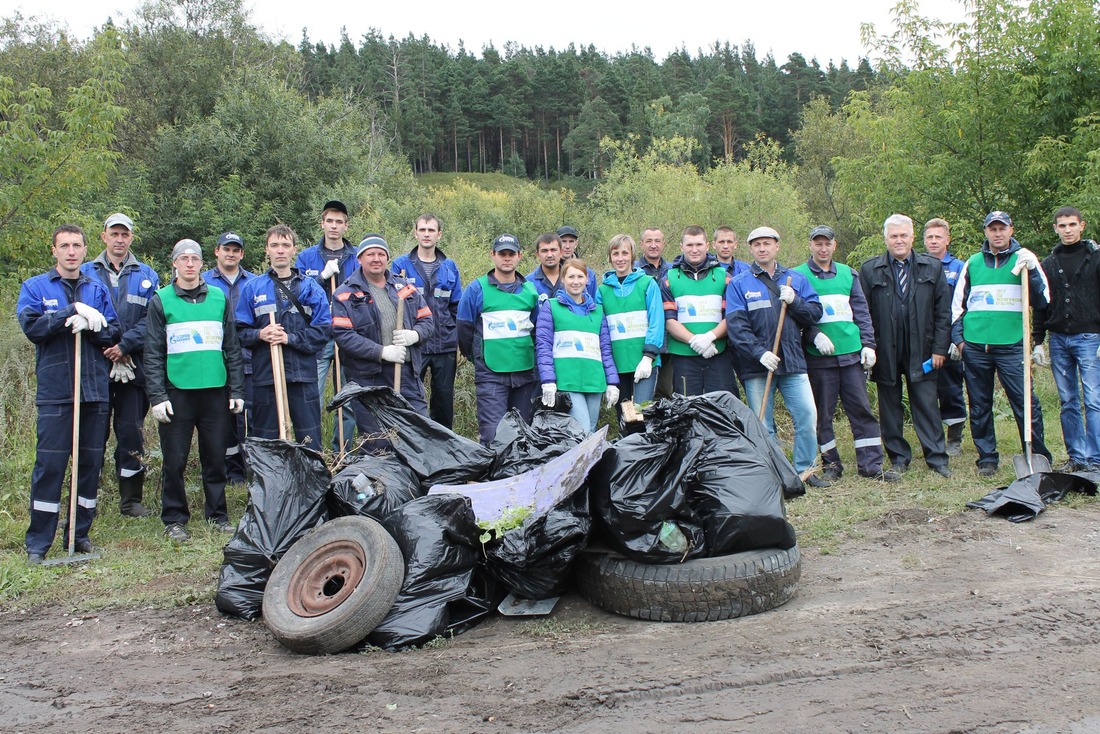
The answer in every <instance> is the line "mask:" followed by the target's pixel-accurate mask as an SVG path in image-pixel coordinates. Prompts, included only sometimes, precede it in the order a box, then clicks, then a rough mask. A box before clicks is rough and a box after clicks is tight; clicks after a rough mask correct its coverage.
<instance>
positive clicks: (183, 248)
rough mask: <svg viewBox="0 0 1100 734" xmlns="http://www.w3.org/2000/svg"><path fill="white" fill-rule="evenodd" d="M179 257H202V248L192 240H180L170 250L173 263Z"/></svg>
mask: <svg viewBox="0 0 1100 734" xmlns="http://www.w3.org/2000/svg"><path fill="white" fill-rule="evenodd" d="M180 255H198V256H199V257H202V246H200V245H199V243H198V242H195V241H194V240H180V241H179V242H177V243H176V246H175V247H173V248H172V260H173V261H174V260H175V259H176V258H177V257H179V256H180Z"/></svg>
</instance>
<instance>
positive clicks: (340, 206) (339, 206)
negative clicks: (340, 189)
mask: <svg viewBox="0 0 1100 734" xmlns="http://www.w3.org/2000/svg"><path fill="white" fill-rule="evenodd" d="M329 209H331V210H333V211H337V212H343V213H344V216H345V217H346V216H348V208H347V207H346V206H344V202H342V201H338V200H336V199H333V200H332V201H326V202H325V205H324V206H323V207H321V213H322V214H324V213H325V212H327V211H328V210H329Z"/></svg>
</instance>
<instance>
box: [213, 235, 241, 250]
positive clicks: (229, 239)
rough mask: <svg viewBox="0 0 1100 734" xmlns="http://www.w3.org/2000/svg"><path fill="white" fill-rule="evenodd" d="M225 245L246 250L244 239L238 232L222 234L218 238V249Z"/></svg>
mask: <svg viewBox="0 0 1100 734" xmlns="http://www.w3.org/2000/svg"><path fill="white" fill-rule="evenodd" d="M223 245H236V246H237V247H240V248H241V249H242V250H243V249H244V239H243V238H242V237H241V236H240V235H239V234H237V233H236V232H222V233H221V235H220V236H219V237H218V247H221V246H223Z"/></svg>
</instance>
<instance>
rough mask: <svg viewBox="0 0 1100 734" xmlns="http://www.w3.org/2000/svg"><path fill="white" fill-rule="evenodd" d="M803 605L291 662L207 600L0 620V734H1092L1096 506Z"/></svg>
mask: <svg viewBox="0 0 1100 734" xmlns="http://www.w3.org/2000/svg"><path fill="white" fill-rule="evenodd" d="M860 535H861V536H862V537H861V539H859V540H856V541H850V542H847V543H845V544H843V545H842V546H841V548H840V551H839V552H838V553H836V554H834V555H824V556H823V555H821V554H819V553H816V552H814V551H812V550H804V551H803V570H802V582H801V585H800V588H799V592H798V594H797V596H796V597H795V598H794V600H792V601H791V602H790V603H788V604H787V605H785V606H784V607H781V608H780V609H778V610H774V611H772V612H768V613H765V614H761V615H757V616H754V617H747V618H743V619H737V620H731V621H726V622H713V623H703V624H684V625H674V624H658V623H648V622H638V621H634V620H631V619H628V618H625V617H617V616H613V615H610V614H606V613H604V612H601V611H599V610H597V609H595V608H593V607H591V606H590V605H588V604H587V603H586V602H585V601H584V600H583V599H581V598H580V597H578V596H576V595H569V596H566V597H565V598H563V599H562V601H561V603H560V604H559V606H558V608H557V610H556V611H555V613H554V614H553V616H551V617H549V618H543V619H541V620H534V621H526V620H524V621H516V620H514V619H506V618H500V617H497V618H493V619H491V620H489V621H487V622H485V623H483V624H482V625H480V626H479V627H477V628H475V629H473V630H472V631H470V632H468V633H466V634H464V635H461V636H459V637H458V638H456V639H454V640H452V641H449V642H446V643H444V644H441V645H436V646H431V647H429V648H426V649H423V650H417V651H412V652H405V653H398V654H389V653H383V652H371V653H365V654H344V655H338V656H332V657H303V656H299V655H295V654H292V653H289V652H287V651H285V650H284V649H282V648H281V647H280V646H279V644H278V643H277V642H275V641H274V640H273V639H272V637H271V636H270V635H269V634H268V632H267V630H266V629H265V628H264V626H263V624H262V623H245V622H239V621H233V620H228V619H225V618H223V617H221V616H220V615H219V614H218V613H217V612H216V611H215V609H214V607H213V605H212V604H210V605H204V606H199V607H190V608H182V609H176V610H172V611H163V610H153V609H120V610H113V611H108V612H103V613H99V614H95V615H88V616H86V617H84V618H81V617H80V616H76V617H74V616H66V615H65V614H64V612H63V611H62V610H59V609H55V608H47V609H39V610H34V611H28V612H22V613H20V612H9V613H6V614H4V615H2V616H0V649H2V650H3V651H4V655H3V658H2V662H0V722H2V723H0V730H3V731H5V732H36V733H37V732H55V731H56V732H126V733H127V734H133V733H134V732H311V731H326V732H356V731H381V732H498V731H501V732H503V731H508V732H552V731H553V732H608V731H616V732H618V731H627V732H662V733H667V732H678V731H693V732H739V731H749V730H752V731H757V732H785V733H786V734H796V733H798V732H808V733H812V734H823V733H829V732H982V733H987V732H1027V734H1054V733H1055V732H1081V733H1083V732H1097V731H1100V697H1098V696H1097V695H1096V693H1097V691H1100V649H1098V645H1100V505H1098V504H1089V505H1087V506H1086V507H1085V508H1083V509H1079V510H1073V509H1069V508H1065V507H1054V508H1052V509H1051V510H1050V511H1048V512H1047V513H1045V514H1043V515H1041V516H1040V517H1039V518H1038V519H1037V520H1036V521H1034V522H1031V523H1026V524H1023V525H1013V524H1011V523H1008V522H1006V521H1004V520H1000V519H989V518H986V517H984V515H982V514H981V513H978V512H968V513H966V514H964V515H959V516H953V517H929V516H928V515H927V514H926V513H925V512H924V511H923V510H913V511H911V512H902V513H894V514H893V515H891V516H890V517H889V518H887V520H886V521H880V522H878V523H875V524H872V525H867V526H864V527H861V528H860Z"/></svg>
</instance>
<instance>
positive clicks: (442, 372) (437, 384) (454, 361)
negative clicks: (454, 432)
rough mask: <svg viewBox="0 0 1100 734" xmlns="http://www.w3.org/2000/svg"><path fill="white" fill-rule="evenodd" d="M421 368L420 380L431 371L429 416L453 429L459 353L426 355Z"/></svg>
mask: <svg viewBox="0 0 1100 734" xmlns="http://www.w3.org/2000/svg"><path fill="white" fill-rule="evenodd" d="M423 357H424V363H423V364H422V365H421V367H420V380H421V381H423V380H424V375H425V374H426V373H427V372H428V371H431V373H432V378H431V380H432V381H431V383H430V386H431V394H430V395H429V396H428V415H429V416H430V417H431V419H432V420H433V421H435V422H436V423H439V424H441V425H444V426H446V427H447V428H452V427H453V426H454V421H455V371H456V369H457V366H458V353H457V352H444V353H442V354H425V355H423Z"/></svg>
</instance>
